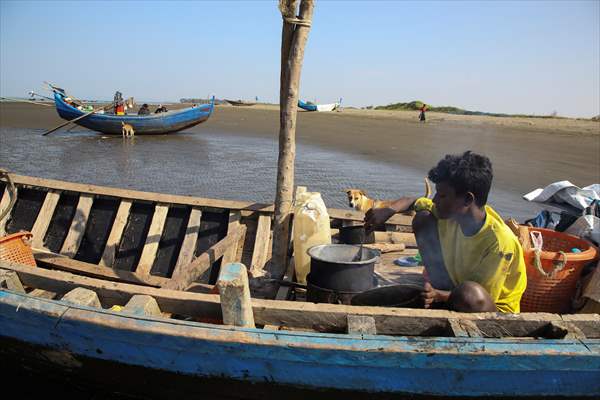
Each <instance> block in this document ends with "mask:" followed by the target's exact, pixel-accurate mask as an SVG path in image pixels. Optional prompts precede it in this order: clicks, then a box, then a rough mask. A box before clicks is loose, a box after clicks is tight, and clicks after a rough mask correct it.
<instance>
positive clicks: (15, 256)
mask: <svg viewBox="0 0 600 400" xmlns="http://www.w3.org/2000/svg"><path fill="white" fill-rule="evenodd" d="M31 237H32V234H31V233H30V232H18V233H13V234H12V235H7V236H2V237H0V260H3V261H9V262H13V263H16V264H25V265H31V266H34V267H35V266H36V263H35V258H33V252H32V251H31V246H30V245H29V242H30V240H31Z"/></svg>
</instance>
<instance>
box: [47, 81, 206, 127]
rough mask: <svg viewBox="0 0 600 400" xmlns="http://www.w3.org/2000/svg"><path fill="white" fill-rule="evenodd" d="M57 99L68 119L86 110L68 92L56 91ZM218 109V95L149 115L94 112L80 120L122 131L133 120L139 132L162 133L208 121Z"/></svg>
mask: <svg viewBox="0 0 600 400" xmlns="http://www.w3.org/2000/svg"><path fill="white" fill-rule="evenodd" d="M54 103H55V105H56V111H57V112H58V115H59V116H60V117H61V118H63V119H66V120H68V121H70V120H73V119H75V118H78V117H81V116H83V115H85V114H86V112H85V111H81V110H79V109H77V108H75V107H73V106H72V105H71V104H69V103H67V102H66V101H65V94H64V93H61V92H59V91H56V90H55V91H54ZM213 109H214V98H213V99H212V100H211V102H210V104H202V105H199V106H194V107H189V108H184V109H181V110H174V111H168V112H164V113H159V114H149V115H114V114H100V113H93V114H91V115H88V116H87V117H83V118H81V119H79V120H78V121H75V123H76V124H78V125H80V126H83V127H85V128H88V129H91V130H93V131H97V132H101V133H105V134H109V135H121V133H122V128H123V125H122V124H123V123H125V124H129V125H131V126H132V127H133V129H134V130H135V134H136V135H159V134H165V133H173V132H178V131H181V130H184V129H187V128H191V127H192V126H195V125H198V124H200V123H202V122H204V121H206V120H207V119H208V118H209V117H210V115H211V114H212V112H213Z"/></svg>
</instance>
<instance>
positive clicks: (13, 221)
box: [5, 188, 46, 234]
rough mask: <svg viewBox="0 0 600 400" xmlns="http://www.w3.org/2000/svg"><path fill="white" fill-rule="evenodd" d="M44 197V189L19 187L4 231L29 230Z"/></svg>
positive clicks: (8, 232) (9, 232)
mask: <svg viewBox="0 0 600 400" xmlns="http://www.w3.org/2000/svg"><path fill="white" fill-rule="evenodd" d="M45 197H46V191H45V190H40V189H32V188H20V189H19V194H18V198H17V201H16V202H15V204H14V206H13V209H12V211H11V214H10V219H9V220H8V221H7V222H6V226H5V229H6V233H7V234H11V233H16V232H21V231H31V228H32V227H33V225H34V223H35V219H36V217H37V215H38V214H39V212H40V210H41V208H42V204H43V203H44V199H45Z"/></svg>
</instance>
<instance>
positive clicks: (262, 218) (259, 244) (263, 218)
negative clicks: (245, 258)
mask: <svg viewBox="0 0 600 400" xmlns="http://www.w3.org/2000/svg"><path fill="white" fill-rule="evenodd" d="M270 244H271V216H270V215H266V214H261V215H259V217H258V226H257V228H256V236H255V238H254V250H253V252H252V262H251V264H250V275H251V276H252V277H253V278H257V277H259V276H263V275H264V274H265V270H264V267H265V264H266V262H267V256H268V254H269V249H270Z"/></svg>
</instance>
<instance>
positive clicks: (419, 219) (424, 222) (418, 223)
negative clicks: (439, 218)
mask: <svg viewBox="0 0 600 400" xmlns="http://www.w3.org/2000/svg"><path fill="white" fill-rule="evenodd" d="M435 223H436V220H435V217H434V216H433V214H431V213H430V212H429V211H419V212H418V213H416V214H415V216H414V218H413V220H412V229H413V232H414V233H419V232H422V231H424V230H426V229H431V228H432V227H434V226H435Z"/></svg>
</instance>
